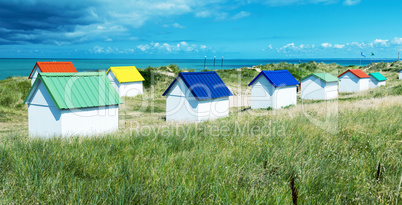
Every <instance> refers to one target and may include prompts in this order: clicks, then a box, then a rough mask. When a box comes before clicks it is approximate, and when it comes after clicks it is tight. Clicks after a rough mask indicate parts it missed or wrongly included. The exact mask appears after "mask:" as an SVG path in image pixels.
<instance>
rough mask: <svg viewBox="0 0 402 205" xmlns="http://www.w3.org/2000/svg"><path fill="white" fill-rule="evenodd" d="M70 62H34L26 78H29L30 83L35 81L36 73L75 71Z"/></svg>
mask: <svg viewBox="0 0 402 205" xmlns="http://www.w3.org/2000/svg"><path fill="white" fill-rule="evenodd" d="M76 72H77V70H76V69H75V67H74V65H73V63H72V62H36V64H35V66H34V67H33V69H32V71H31V74H29V77H28V79H31V85H33V84H34V83H35V80H36V77H37V76H38V73H76Z"/></svg>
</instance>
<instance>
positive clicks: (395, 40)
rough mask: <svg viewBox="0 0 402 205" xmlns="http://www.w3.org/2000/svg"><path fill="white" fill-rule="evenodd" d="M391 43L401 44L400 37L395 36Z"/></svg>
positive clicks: (401, 39)
mask: <svg viewBox="0 0 402 205" xmlns="http://www.w3.org/2000/svg"><path fill="white" fill-rule="evenodd" d="M391 43H392V44H395V45H401V44H402V38H397V37H395V38H394V39H392V40H391Z"/></svg>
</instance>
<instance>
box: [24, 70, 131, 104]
mask: <svg viewBox="0 0 402 205" xmlns="http://www.w3.org/2000/svg"><path fill="white" fill-rule="evenodd" d="M39 79H40V80H39ZM39 82H42V83H43V84H44V85H45V87H46V89H47V91H48V92H49V95H50V97H51V98H52V100H53V102H54V104H55V105H56V107H57V108H58V109H73V108H88V107H99V106H108V105H118V104H120V103H123V101H122V100H121V98H120V97H119V94H118V93H117V91H116V90H115V89H114V87H113V86H112V84H111V83H110V81H109V79H108V78H107V77H106V74H105V73H104V72H83V73H39V75H38V78H37V80H36V81H35V83H34V85H33V86H32V88H31V90H30V91H29V93H28V96H27V97H26V99H25V101H24V103H26V102H27V101H28V100H29V99H30V98H31V97H32V95H33V93H35V92H34V91H35V90H36V88H37V84H38V83H39Z"/></svg>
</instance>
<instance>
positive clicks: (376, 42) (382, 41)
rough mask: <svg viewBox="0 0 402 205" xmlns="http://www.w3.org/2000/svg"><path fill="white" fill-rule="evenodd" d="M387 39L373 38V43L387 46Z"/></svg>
mask: <svg viewBox="0 0 402 205" xmlns="http://www.w3.org/2000/svg"><path fill="white" fill-rule="evenodd" d="M388 41H389V40H382V39H375V40H374V42H373V44H380V45H382V46H387V45H388Z"/></svg>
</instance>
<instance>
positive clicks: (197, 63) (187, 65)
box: [0, 58, 398, 80]
mask: <svg viewBox="0 0 402 205" xmlns="http://www.w3.org/2000/svg"><path fill="white" fill-rule="evenodd" d="M299 60H300V62H301V63H309V62H311V61H315V62H317V63H321V62H323V63H326V64H331V63H336V64H339V65H342V66H349V65H358V66H365V65H369V64H370V63H373V62H394V61H397V60H398V59H394V58H381V59H380V58H362V59H360V58H299V59H296V58H292V59H223V61H222V59H221V58H216V59H215V62H214V59H213V58H212V59H210V58H209V59H208V58H207V59H206V61H205V64H204V59H95V58H93V59H87V58H0V80H4V79H6V78H8V77H14V76H29V74H30V72H31V70H32V68H33V67H34V66H35V63H36V62H38V61H71V62H72V63H73V64H74V66H75V68H76V69H77V70H78V71H79V72H83V71H96V70H107V69H108V68H109V67H112V66H136V67H137V68H142V69H144V68H147V67H149V66H151V67H160V66H168V65H170V64H175V65H177V66H178V67H179V68H180V69H194V70H195V71H201V70H203V69H210V70H213V69H235V68H241V67H252V66H256V65H266V64H271V63H274V64H276V63H280V62H286V63H290V64H298V63H299Z"/></svg>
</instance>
